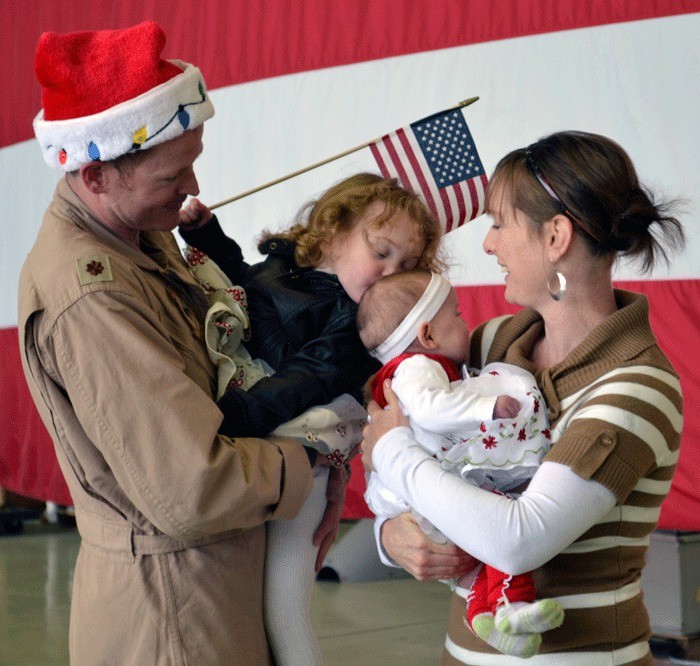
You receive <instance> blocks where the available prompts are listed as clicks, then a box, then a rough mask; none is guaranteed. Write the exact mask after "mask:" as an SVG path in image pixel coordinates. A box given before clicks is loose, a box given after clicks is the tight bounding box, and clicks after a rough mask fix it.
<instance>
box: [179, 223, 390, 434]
mask: <svg viewBox="0 0 700 666" xmlns="http://www.w3.org/2000/svg"><path fill="white" fill-rule="evenodd" d="M180 234H181V235H182V237H183V239H184V240H185V241H186V242H187V243H189V244H190V245H191V246H192V247H196V248H197V249H199V250H201V251H202V252H204V253H205V254H207V255H209V257H211V259H213V260H214V261H215V262H216V263H217V264H218V265H219V267H220V268H221V269H222V270H223V271H224V273H226V275H227V276H228V278H229V279H230V280H231V282H233V284H237V285H241V286H242V287H243V288H244V289H245V291H246V295H247V298H248V311H249V316H250V324H251V333H252V335H251V340H250V341H249V342H246V343H245V346H246V349H248V351H249V352H250V354H251V356H252V357H253V358H262V359H264V360H265V361H266V362H267V363H269V364H270V366H272V367H273V368H275V370H276V372H275V374H274V375H272V376H271V377H265V378H263V379H261V380H260V381H259V382H257V383H256V384H254V385H253V386H252V387H251V388H250V389H249V390H248V391H242V390H240V389H238V388H232V389H229V390H228V391H227V392H226V393H225V394H224V395H223V396H222V397H221V399H220V400H219V408H220V409H221V411H222V412H223V413H224V422H223V424H222V426H221V428H220V429H219V431H220V432H222V433H223V434H226V435H230V436H239V437H242V436H260V437H262V436H264V435H267V434H269V433H270V432H271V431H272V430H274V429H275V428H276V427H277V426H279V425H281V424H282V423H284V422H286V421H289V420H290V419H291V418H294V417H295V416H299V414H301V413H303V412H304V411H306V410H307V409H308V408H309V407H312V406H314V405H322V404H325V403H328V402H330V401H331V400H333V398H336V397H337V396H339V395H341V394H342V393H349V394H350V395H352V396H353V397H355V398H356V399H357V400H358V401H360V402H362V387H363V385H364V383H365V382H366V381H367V379H368V378H369V377H370V376H371V375H372V374H374V373H375V372H376V371H377V370H378V369H379V367H380V364H379V363H378V362H377V361H376V360H375V359H373V358H372V357H371V356H370V355H369V354H368V353H367V351H366V350H365V348H364V346H363V345H362V342H361V341H360V337H359V335H358V333H357V328H356V324H355V316H356V313H357V305H356V304H355V303H354V302H353V301H352V300H351V299H350V297H349V296H348V295H347V294H346V293H345V290H344V289H343V288H342V287H341V285H340V283H339V282H338V278H337V277H336V276H335V275H331V274H329V273H323V272H321V271H317V270H314V269H311V268H300V267H299V266H298V265H297V264H296V262H295V260H294V243H292V242H290V241H288V240H285V239H281V238H271V239H269V240H268V241H267V242H266V243H265V246H264V248H263V249H262V253H263V254H266V255H267V258H266V259H265V261H262V262H260V263H258V264H254V265H252V266H250V265H249V264H247V263H246V262H245V261H243V253H242V252H241V248H240V246H239V245H238V243H236V242H235V241H234V240H232V239H230V238H228V237H227V236H226V234H224V232H223V230H222V229H221V227H220V226H219V223H218V221H217V219H216V217H214V218H212V220H210V221H209V222H207V224H205V225H203V226H201V227H199V228H197V229H194V230H190V231H184V230H181V231H180Z"/></svg>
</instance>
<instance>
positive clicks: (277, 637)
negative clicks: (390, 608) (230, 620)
mask: <svg viewBox="0 0 700 666" xmlns="http://www.w3.org/2000/svg"><path fill="white" fill-rule="evenodd" d="M327 484H328V469H327V468H316V469H314V483H313V488H312V490H311V495H309V498H308V499H307V500H306V502H305V503H304V506H303V507H302V509H301V511H300V512H299V514H298V515H297V517H296V518H294V519H292V520H273V521H270V522H269V523H268V524H267V528H268V529H267V555H266V559H265V625H266V627H267V635H268V638H269V640H270V645H271V646H272V652H273V654H274V657H275V662H276V664H277V666H296V665H298V664H304V665H305V666H306V665H308V666H321V664H322V660H321V651H320V648H319V646H318V641H317V640H316V635H315V634H314V631H313V628H312V626H311V617H310V606H311V592H312V589H313V584H314V580H315V573H314V565H315V563H316V554H317V550H318V549H317V548H316V547H315V546H314V545H313V544H312V543H311V539H312V538H313V535H314V532H315V531H316V528H317V527H318V526H319V524H320V522H321V517H322V516H323V512H324V510H325V508H326V486H327Z"/></svg>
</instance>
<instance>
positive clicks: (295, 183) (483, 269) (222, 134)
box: [0, 0, 700, 530]
mask: <svg viewBox="0 0 700 666" xmlns="http://www.w3.org/2000/svg"><path fill="white" fill-rule="evenodd" d="M1 4H2V21H0V71H1V72H2V76H1V79H0V80H1V82H2V85H1V86H0V89H1V90H2V92H3V109H2V113H1V114H0V201H1V202H2V215H0V224H1V225H2V242H1V243H0V281H1V284H2V289H0V370H1V374H0V423H1V425H0V485H1V486H4V487H6V488H9V489H11V490H15V491H17V492H21V493H23V494H28V495H32V496H35V497H38V498H41V499H52V500H54V501H59V502H63V503H69V502H70V498H69V497H68V495H67V491H66V488H65V484H64V483H63V480H62V478H61V476H60V472H59V471H58V469H57V467H56V464H55V459H54V457H53V452H52V447H51V443H50V441H49V440H48V437H47V435H46V433H45V431H44V429H43V426H42V425H41V423H40V421H39V418H38V416H37V414H36V412H35V410H34V407H33V405H32V403H31V399H30V398H29V394H28V392H27V389H26V387H25V385H24V379H23V376H22V372H21V368H20V363H19V354H18V346H17V341H16V324H17V319H16V307H17V306H16V287H17V276H18V273H19V269H20V266H21V264H22V261H23V259H24V256H25V255H26V253H27V251H28V250H29V248H30V247H31V244H32V241H33V239H34V236H35V235H36V231H37V229H38V226H39V224H40V221H41V216H42V214H43V211H44V209H45V208H46V205H47V204H48V202H49V200H50V198H51V195H52V192H53V188H54V184H55V182H56V179H57V178H58V174H57V173H52V172H51V171H50V170H49V169H48V168H47V167H46V166H45V165H44V162H43V160H42V158H41V156H40V153H39V149H38V147H37V145H36V144H35V142H34V141H33V140H32V139H31V138H32V130H31V120H32V118H33V116H34V115H35V113H36V112H37V111H38V109H39V107H40V91H39V88H38V85H37V84H36V82H35V79H34V76H33V69H32V68H33V56H34V47H35V45H36V41H37V38H38V36H39V34H40V33H41V32H42V31H44V30H54V31H68V30H84V29H94V28H118V27H126V26H128V25H131V24H134V23H137V22H139V21H142V20H145V19H154V20H156V21H158V22H159V23H160V24H161V25H162V26H163V28H164V29H165V32H166V34H167V35H168V42H167V45H166V51H165V54H166V56H168V57H179V58H182V59H184V60H188V61H191V62H195V63H196V64H197V65H198V66H199V67H200V68H201V70H202V71H203V73H204V77H205V80H206V81H207V84H208V87H209V89H210V91H211V97H212V99H213V101H214V104H215V105H216V108H217V115H216V116H215V118H214V119H213V120H211V121H209V122H208V123H207V126H206V130H205V151H204V154H203V155H202V157H201V158H200V160H199V161H198V175H199V180H200V186H201V189H202V193H201V198H202V199H203V200H204V201H205V202H207V203H210V204H213V203H216V202H218V201H221V200H223V199H226V198H227V197H229V196H232V195H234V194H236V193H238V192H242V191H245V190H248V189H250V188H252V187H254V186H256V185H258V184H261V183H264V182H267V181H270V180H273V179H274V178H277V177H278V176H281V175H284V174H286V173H290V172H292V171H295V170H296V169H299V168H301V167H303V166H305V165H308V164H311V163H314V162H317V161H320V160H322V159H325V158H326V157H329V156H331V155H334V154H337V153H340V152H342V151H345V150H347V149H348V148H351V147H353V146H356V145H359V144H361V143H364V142H366V141H370V140H372V139H375V138H378V137H380V136H382V135H383V134H386V133H387V132H390V131H393V130H395V129H397V128H399V127H403V126H405V125H407V124H409V123H411V122H414V121H416V120H419V119H420V118H423V117H425V116H427V115H430V114H432V113H435V112H437V111H440V110H442V109H444V108H447V107H449V106H453V105H454V104H456V103H458V102H459V101H461V100H463V99H465V98H467V97H471V96H474V95H478V96H479V97H480V101H479V102H477V103H476V104H473V105H472V106H470V107H468V109H467V111H466V118H467V120H468V122H469V126H470V129H471V130H472V133H473V135H474V138H475V140H476V143H477V145H478V149H479V153H480V155H481V158H482V160H483V162H484V166H485V168H486V170H487V172H490V171H491V170H492V169H493V167H494V165H495V163H496V161H497V160H498V159H499V158H500V157H501V156H502V155H503V154H505V153H506V152H507V151H508V150H510V149H512V148H515V147H519V146H522V145H525V144H527V143H530V142H531V141H533V140H535V139H536V138H538V137H539V136H542V135H544V134H548V133H550V132H552V131H555V130H559V129H570V128H575V129H582V130H588V131H593V132H600V133H603V134H607V135H609V136H611V137H612V138H614V139H616V140H617V141H619V142H620V143H621V144H622V145H623V146H625V148H627V149H628V151H629V152H630V154H631V155H632V158H633V160H634V162H635V164H636V165H637V167H638V169H639V171H640V174H641V176H642V178H643V180H644V181H645V182H647V183H648V184H649V185H650V186H651V187H652V188H654V189H655V190H657V191H659V192H661V193H664V194H668V195H672V196H684V197H686V198H688V199H689V206H688V213H687V215H686V216H685V221H686V224H687V229H688V231H689V235H690V243H689V247H688V249H687V251H686V252H685V254H684V255H683V256H682V257H680V258H679V259H677V260H675V261H674V262H673V264H672V266H671V268H670V270H669V271H668V272H665V273H663V272H662V273H659V274H658V275H656V276H654V277H653V279H651V280H641V281H635V280H636V277H635V274H634V273H633V272H632V271H630V270H629V269H628V267H626V266H621V267H620V269H619V272H618V281H619V283H620V284H621V285H622V286H626V287H630V288H633V289H636V290H638V291H643V292H645V293H647V294H648V295H649V297H650V299H651V302H652V318H653V325H654V328H655V331H656V333H657V335H658V337H659V339H660V342H661V344H662V346H663V347H664V349H665V350H666V351H667V353H668V355H669V357H670V358H671V359H672V362H673V363H674V365H675V366H676V368H677V369H678V371H679V372H680V374H681V378H682V384H683V389H684V393H685V397H686V416H685V425H684V439H683V447H682V453H681V459H680V464H679V469H678V473H677V475H676V479H675V481H674V486H673V490H672V493H671V497H670V498H669V500H668V501H667V502H666V504H665V506H664V511H663V514H662V525H663V526H664V527H667V528H675V529H696V530H697V529H700V473H699V472H698V471H697V470H698V469H700V414H699V413H698V410H697V409H695V405H697V404H698V403H699V402H700V364H699V363H698V361H697V360H696V358H697V354H698V350H699V349H700V332H699V331H700V308H699V306H698V305H697V304H698V303H700V280H699V279H698V278H699V277H700V268H698V267H699V266H700V237H699V236H698V233H697V231H696V229H697V228H698V224H697V222H698V215H699V214H700V212H699V209H698V206H697V199H696V200H695V201H694V200H693V198H694V197H696V196H697V193H698V192H700V168H698V167H700V161H699V160H698V155H700V123H698V120H697V116H698V109H699V108H700V80H699V71H700V70H699V69H698V62H700V40H698V35H700V0H637V1H636V2H634V3H631V2H627V1H625V0H616V1H611V0H593V1H591V2H585V3H582V2H579V1H578V0H558V2H556V3H554V2H551V0H488V1H487V0H475V1H474V2H469V3H465V2H457V1H456V0H411V1H410V2H408V1H407V2H397V1H396V0H296V1H294V2H292V1H290V0H264V1H259V0H203V1H202V2H197V3H190V2H185V1H183V0H179V1H178V0H149V1H148V2H137V1H135V0H124V1H123V2H119V3H106V2H94V1H92V0H63V1H62V2H60V3H57V2H53V1H52V0H27V1H26V2H21V3H20V2H10V1H9V0H7V1H5V0H1ZM358 169H371V170H374V171H376V165H375V164H374V163H373V160H372V158H371V155H370V153H369V150H367V151H361V152H359V153H357V154H355V155H353V156H351V157H349V158H345V159H343V160H339V161H337V162H334V163H332V164H329V165H327V166H324V167H322V168H319V169H316V170H315V171H313V172H311V173H309V174H306V175H304V176H300V177H297V178H294V179H292V180H289V181H287V182H285V183H283V184H281V185H278V186H276V187H274V188H271V189H270V190H266V191H265V192H261V193H259V194H256V195H252V196H250V197H247V198H246V199H243V200H241V201H240V202H237V203H234V204H231V205H229V206H226V207H223V208H221V209H220V210H219V211H218V212H219V214H220V215H219V217H220V219H221V220H222V222H223V224H224V225H225V227H226V228H227V230H228V231H229V233H232V234H234V235H235V236H236V237H237V238H238V239H240V240H241V243H242V245H243V247H244V249H245V251H246V254H247V256H248V258H250V259H252V260H255V259H256V253H255V251H254V239H255V237H256V236H257V235H258V234H259V232H260V231H261V230H262V229H263V228H277V227H280V226H285V225H286V224H288V223H289V222H290V221H291V219H292V217H293V215H294V213H295V212H296V210H297V209H298V208H299V206H300V205H301V204H302V203H303V202H304V201H305V200H306V199H308V198H309V197H311V196H314V195H315V194H317V193H319V192H320V191H322V190H323V189H325V188H326V187H327V186H329V185H330V184H331V183H333V182H335V181H336V180H338V179H340V178H342V177H345V176H346V175H349V174H350V173H352V172H354V171H356V170H358ZM487 224H488V222H487V221H486V220H485V218H479V219H477V220H476V221H474V222H472V223H470V224H468V225H466V227H464V228H462V229H459V230H457V231H455V232H454V233H452V234H449V235H448V237H447V249H448V252H449V254H450V257H451V259H452V263H453V265H454V268H453V269H452V272H451V278H452V279H453V281H454V282H455V283H456V284H457V285H459V293H460V298H461V300H462V302H463V311H464V312H465V314H466V316H467V318H468V320H469V322H470V324H472V325H473V324H475V323H478V322H479V321H482V320H483V319H485V318H487V317H490V316H493V315H495V314H499V313H502V312H504V311H510V309H509V308H508V306H507V305H506V304H505V303H504V301H503V298H502V293H503V287H502V276H501V275H500V273H499V272H498V269H497V266H496V264H495V262H494V261H493V260H490V259H489V258H488V257H486V255H484V254H483V252H482V251H481V240H482V238H483V236H484V234H485V232H486V228H487ZM57 251H60V249H58V248H57ZM105 337H107V334H105ZM360 481H361V474H355V475H354V481H353V488H352V492H351V496H350V498H349V500H348V505H347V515H361V514H362V512H363V505H362V503H361V500H360V494H361V490H362V488H361V483H360Z"/></svg>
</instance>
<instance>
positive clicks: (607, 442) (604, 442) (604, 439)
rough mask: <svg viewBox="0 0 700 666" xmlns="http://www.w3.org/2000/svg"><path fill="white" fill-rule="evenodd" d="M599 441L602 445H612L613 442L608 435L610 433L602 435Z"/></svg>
mask: <svg viewBox="0 0 700 666" xmlns="http://www.w3.org/2000/svg"><path fill="white" fill-rule="evenodd" d="M600 443H601V444H602V445H603V446H612V444H613V438H612V437H610V435H603V437H602V438H601V440H600Z"/></svg>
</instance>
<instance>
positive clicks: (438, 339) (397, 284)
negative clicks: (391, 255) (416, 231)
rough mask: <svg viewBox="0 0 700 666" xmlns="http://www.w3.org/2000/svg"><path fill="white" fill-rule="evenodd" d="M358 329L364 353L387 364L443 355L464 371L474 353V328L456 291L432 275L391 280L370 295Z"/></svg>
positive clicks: (366, 295)
mask: <svg viewBox="0 0 700 666" xmlns="http://www.w3.org/2000/svg"><path fill="white" fill-rule="evenodd" d="M357 328H358V331H359V333H360V339H361V340H362V342H363V344H364V346H365V348H366V349H367V350H368V351H369V352H370V353H371V354H372V356H374V357H375V358H377V359H379V360H380V361H381V362H382V363H387V362H388V361H390V360H391V359H392V358H394V357H395V356H398V355H399V354H403V353H405V352H419V353H428V354H441V355H443V356H447V357H448V358H449V359H451V360H452V361H454V362H455V363H456V364H457V365H459V364H461V363H464V362H465V360H466V358H467V355H468V352H469V328H468V327H467V323H466V322H465V321H464V319H462V317H461V315H460V312H459V301H458V298H457V294H456V292H455V290H454V289H453V288H452V286H451V285H450V283H449V282H448V281H447V280H446V279H445V278H443V277H442V276H441V275H439V274H437V273H431V272H430V271H427V270H412V271H408V272H404V273H397V274H394V275H390V276H388V277H385V278H382V279H381V280H379V281H378V282H376V283H375V284H374V285H372V286H371V287H370V288H369V289H367V291H366V292H365V293H364V295H363V297H362V300H361V301H360V304H359V307H358V310H357Z"/></svg>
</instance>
